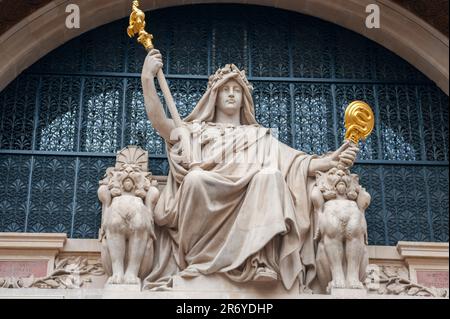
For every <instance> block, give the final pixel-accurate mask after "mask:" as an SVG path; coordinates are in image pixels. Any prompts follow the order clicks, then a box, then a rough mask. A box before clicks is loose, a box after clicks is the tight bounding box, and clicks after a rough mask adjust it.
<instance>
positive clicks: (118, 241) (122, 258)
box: [98, 163, 159, 284]
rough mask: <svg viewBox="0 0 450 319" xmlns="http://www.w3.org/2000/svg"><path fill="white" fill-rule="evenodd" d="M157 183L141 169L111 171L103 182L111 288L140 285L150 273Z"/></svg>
mask: <svg viewBox="0 0 450 319" xmlns="http://www.w3.org/2000/svg"><path fill="white" fill-rule="evenodd" d="M156 185H157V184H156V181H154V180H153V181H152V179H151V174H150V173H148V172H147V171H146V170H143V169H142V167H141V166H139V165H135V164H130V163H124V164H122V165H120V166H119V167H117V166H116V167H110V168H108V169H107V171H106V175H105V177H104V179H103V180H102V181H101V182H100V187H99V189H98V197H99V199H100V201H101V202H102V228H101V233H100V239H101V242H102V262H103V266H104V268H105V270H106V272H107V273H108V275H109V276H110V277H109V279H108V283H110V284H140V280H141V279H143V278H145V277H146V276H147V275H148V274H149V272H150V271H151V267H152V263H153V241H154V240H155V239H156V237H155V233H154V222H153V209H154V207H155V205H156V202H157V200H158V197H159V190H158V188H157V187H156Z"/></svg>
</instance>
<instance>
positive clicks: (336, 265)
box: [311, 166, 370, 292]
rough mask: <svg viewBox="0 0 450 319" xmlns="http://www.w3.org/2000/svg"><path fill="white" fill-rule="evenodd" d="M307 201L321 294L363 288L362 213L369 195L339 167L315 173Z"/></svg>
mask: <svg viewBox="0 0 450 319" xmlns="http://www.w3.org/2000/svg"><path fill="white" fill-rule="evenodd" d="M311 199H312V202H313V206H314V214H315V218H314V219H315V239H316V240H317V241H318V246H317V255H316V264H317V278H318V280H319V283H320V286H321V289H322V291H323V292H325V291H327V292H329V291H330V289H331V288H364V287H363V284H362V281H363V280H364V277H365V269H366V266H367V264H368V261H369V260H368V252H367V224H366V219H365V216H364V212H365V210H366V209H367V207H368V206H369V204H370V195H369V193H367V192H366V190H365V189H364V188H363V187H361V185H359V177H358V175H357V174H350V172H349V170H348V169H345V168H343V167H341V166H338V167H335V168H332V169H330V170H329V171H327V172H317V173H316V184H315V186H314V187H313V189H312V195H311Z"/></svg>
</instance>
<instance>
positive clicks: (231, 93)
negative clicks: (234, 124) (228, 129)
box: [216, 79, 242, 115]
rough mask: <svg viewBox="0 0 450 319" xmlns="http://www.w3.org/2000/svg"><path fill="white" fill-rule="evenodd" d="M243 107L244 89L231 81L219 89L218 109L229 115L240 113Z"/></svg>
mask: <svg viewBox="0 0 450 319" xmlns="http://www.w3.org/2000/svg"><path fill="white" fill-rule="evenodd" d="M241 106H242V87H241V85H240V84H239V83H238V82H237V81H235V80H233V79H231V80H229V81H227V82H225V84H223V85H222V86H221V87H220V88H219V92H218V95H217V101H216V107H217V108H218V109H219V110H220V111H221V112H223V113H225V114H227V115H233V114H235V113H236V112H239V110H240V109H241Z"/></svg>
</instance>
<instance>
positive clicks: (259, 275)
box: [253, 267, 278, 281]
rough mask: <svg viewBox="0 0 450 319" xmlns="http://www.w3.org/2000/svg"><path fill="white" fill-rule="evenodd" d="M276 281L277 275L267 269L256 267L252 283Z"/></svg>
mask: <svg viewBox="0 0 450 319" xmlns="http://www.w3.org/2000/svg"><path fill="white" fill-rule="evenodd" d="M277 279H278V275H277V273H276V272H275V271H274V270H272V269H270V268H268V267H258V269H256V273H255V277H254V278H253V280H254V281H274V280H277Z"/></svg>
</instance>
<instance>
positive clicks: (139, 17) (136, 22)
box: [127, 0, 153, 51]
mask: <svg viewBox="0 0 450 319" xmlns="http://www.w3.org/2000/svg"><path fill="white" fill-rule="evenodd" d="M144 28H145V14H144V12H143V11H142V10H141V9H139V1H137V0H134V1H133V4H132V5H131V14H130V23H129V26H128V28H127V33H128V36H129V37H130V38H132V37H133V36H134V35H135V34H138V38H137V41H138V42H139V43H141V44H142V45H143V46H144V47H145V49H146V50H147V51H149V50H151V49H153V43H152V39H153V35H151V34H150V33H147V32H146V31H145V30H144Z"/></svg>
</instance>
